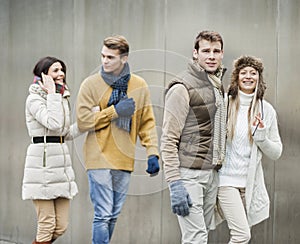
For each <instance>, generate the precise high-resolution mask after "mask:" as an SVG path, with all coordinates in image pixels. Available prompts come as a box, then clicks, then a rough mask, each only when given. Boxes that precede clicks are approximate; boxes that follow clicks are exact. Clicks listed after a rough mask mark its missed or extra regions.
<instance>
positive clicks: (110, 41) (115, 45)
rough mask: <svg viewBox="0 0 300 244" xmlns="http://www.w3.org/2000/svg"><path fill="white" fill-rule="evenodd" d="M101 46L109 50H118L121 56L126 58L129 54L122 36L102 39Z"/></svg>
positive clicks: (127, 44) (126, 42)
mask: <svg viewBox="0 0 300 244" xmlns="http://www.w3.org/2000/svg"><path fill="white" fill-rule="evenodd" d="M103 45H104V46H106V47H107V48H109V49H114V50H119V53H120V55H121V56H128V54H129V43H128V41H127V40H126V38H125V37H124V36H121V35H114V36H109V37H107V38H105V39H104V41H103Z"/></svg>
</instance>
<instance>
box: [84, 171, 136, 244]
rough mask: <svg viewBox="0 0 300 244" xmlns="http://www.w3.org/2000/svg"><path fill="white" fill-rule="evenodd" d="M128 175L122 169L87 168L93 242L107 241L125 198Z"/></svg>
mask: <svg viewBox="0 0 300 244" xmlns="http://www.w3.org/2000/svg"><path fill="white" fill-rule="evenodd" d="M130 175H131V174H130V172H128V171H122V170H112V169H95V170H88V178H89V185H90V198H91V201H92V203H93V205H94V220H93V228H92V231H93V238H92V240H93V242H92V243H93V244H107V243H109V241H110V239H111V237H112V233H113V231H114V227H115V224H116V221H117V218H118V215H119V214H120V212H121V209H122V207H123V204H124V202H125V199H126V194H127V191H128V187H129V181H130Z"/></svg>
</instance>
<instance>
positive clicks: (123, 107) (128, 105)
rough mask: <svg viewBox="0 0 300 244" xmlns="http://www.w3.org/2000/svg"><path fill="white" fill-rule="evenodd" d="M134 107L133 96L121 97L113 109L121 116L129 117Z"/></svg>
mask: <svg viewBox="0 0 300 244" xmlns="http://www.w3.org/2000/svg"><path fill="white" fill-rule="evenodd" d="M134 109H135V102H134V100H133V98H125V99H122V100H120V101H119V102H118V103H117V104H116V105H115V110H116V112H117V114H118V116H121V117H130V116H131V115H133V113H134Z"/></svg>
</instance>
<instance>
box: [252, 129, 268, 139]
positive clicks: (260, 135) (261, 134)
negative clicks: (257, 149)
mask: <svg viewBox="0 0 300 244" xmlns="http://www.w3.org/2000/svg"><path fill="white" fill-rule="evenodd" d="M265 139H266V128H257V130H256V131H255V133H254V136H253V140H254V141H257V142H259V141H264V140H265Z"/></svg>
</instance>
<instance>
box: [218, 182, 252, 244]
mask: <svg viewBox="0 0 300 244" xmlns="http://www.w3.org/2000/svg"><path fill="white" fill-rule="evenodd" d="M218 200H219V204H220V206H221V209H222V211H223V214H224V217H225V219H226V221H227V224H228V228H229V230H230V241H229V244H234V243H239V244H247V243H248V242H249V241H250V238H251V232H250V227H249V224H248V220H247V215H246V210H245V188H235V187H231V186H221V187H219V189H218Z"/></svg>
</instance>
